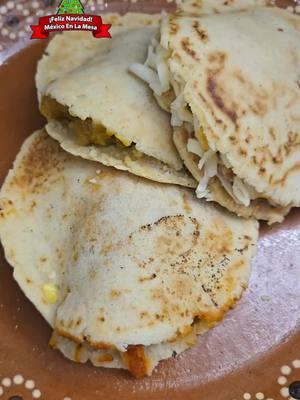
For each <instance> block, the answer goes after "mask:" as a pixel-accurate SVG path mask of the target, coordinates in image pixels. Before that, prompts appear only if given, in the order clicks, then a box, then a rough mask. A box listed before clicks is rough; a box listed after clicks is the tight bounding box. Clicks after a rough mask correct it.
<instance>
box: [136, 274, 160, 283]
mask: <svg viewBox="0 0 300 400" xmlns="http://www.w3.org/2000/svg"><path fill="white" fill-rule="evenodd" d="M156 276H157V275H156V274H152V275H150V276H146V277H143V278H139V281H140V282H141V283H142V282H145V281H151V280H152V279H155V278H156Z"/></svg>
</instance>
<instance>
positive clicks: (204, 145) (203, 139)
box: [195, 128, 209, 151]
mask: <svg viewBox="0 0 300 400" xmlns="http://www.w3.org/2000/svg"><path fill="white" fill-rule="evenodd" d="M195 137H196V139H198V141H199V143H200V146H201V147H202V149H203V150H204V151H208V149H209V145H208V141H207V138H206V136H205V134H204V131H203V128H199V129H197V130H196V131H195Z"/></svg>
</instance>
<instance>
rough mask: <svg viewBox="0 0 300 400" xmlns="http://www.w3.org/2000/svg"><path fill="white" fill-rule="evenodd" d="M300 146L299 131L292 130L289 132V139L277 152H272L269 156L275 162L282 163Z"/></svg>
mask: <svg viewBox="0 0 300 400" xmlns="http://www.w3.org/2000/svg"><path fill="white" fill-rule="evenodd" d="M299 147H300V136H299V134H298V133H297V132H292V131H290V132H289V133H288V139H287V141H286V142H285V143H283V144H282V145H281V146H280V147H279V148H278V149H277V152H276V154H272V153H271V152H270V154H269V158H270V160H271V161H272V162H273V163H274V164H282V163H283V161H284V160H285V159H286V157H288V156H289V155H290V154H291V153H292V151H295V150H296V149H297V148H299Z"/></svg>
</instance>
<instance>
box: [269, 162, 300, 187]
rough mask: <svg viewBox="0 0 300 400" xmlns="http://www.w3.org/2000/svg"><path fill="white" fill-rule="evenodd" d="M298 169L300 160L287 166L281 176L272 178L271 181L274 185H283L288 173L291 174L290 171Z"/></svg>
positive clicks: (299, 168)
mask: <svg viewBox="0 0 300 400" xmlns="http://www.w3.org/2000/svg"><path fill="white" fill-rule="evenodd" d="M298 171H300V162H298V163H296V164H295V165H293V166H292V167H291V168H289V169H288V170H287V171H286V172H285V173H284V174H283V176H282V177H281V178H278V179H276V180H272V183H273V184H275V185H278V184H279V185H281V186H283V185H284V183H285V181H286V179H287V178H288V176H289V175H291V174H292V173H295V172H298Z"/></svg>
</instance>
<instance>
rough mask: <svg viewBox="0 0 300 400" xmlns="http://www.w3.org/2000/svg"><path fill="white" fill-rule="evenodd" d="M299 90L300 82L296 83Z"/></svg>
mask: <svg viewBox="0 0 300 400" xmlns="http://www.w3.org/2000/svg"><path fill="white" fill-rule="evenodd" d="M296 83H297V86H298V88H299V89H300V81H296Z"/></svg>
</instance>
